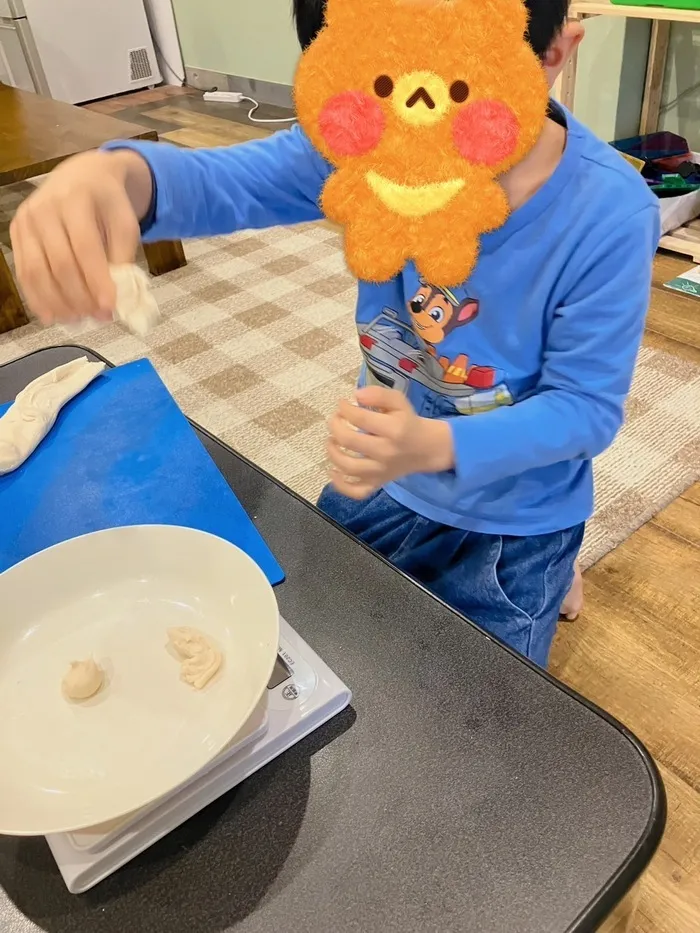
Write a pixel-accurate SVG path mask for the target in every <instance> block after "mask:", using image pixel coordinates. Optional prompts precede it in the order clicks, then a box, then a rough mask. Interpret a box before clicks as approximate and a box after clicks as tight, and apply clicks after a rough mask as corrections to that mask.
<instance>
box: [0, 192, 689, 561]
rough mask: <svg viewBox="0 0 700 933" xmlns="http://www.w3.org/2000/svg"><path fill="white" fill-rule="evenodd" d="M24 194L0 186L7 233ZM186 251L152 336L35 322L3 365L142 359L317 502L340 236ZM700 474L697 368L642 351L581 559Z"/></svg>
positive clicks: (231, 242) (192, 407) (338, 374)
mask: <svg viewBox="0 0 700 933" xmlns="http://www.w3.org/2000/svg"><path fill="white" fill-rule="evenodd" d="M26 190H27V186H15V188H14V189H12V188H10V189H4V190H2V191H0V240H3V239H4V240H5V242H7V236H6V230H5V231H4V232H3V220H4V221H5V226H6V223H7V221H8V220H9V216H10V215H11V213H12V211H13V210H14V208H15V207H16V205H17V203H18V202H19V200H21V198H22V197H23V196H24V194H25V192H26ZM3 215H4V217H3ZM186 251H187V255H188V260H189V264H188V266H187V267H186V268H184V269H179V270H177V271H176V272H172V273H169V274H168V275H165V276H163V277H161V278H159V279H155V280H154V293H155V296H156V298H157V300H158V303H159V305H160V308H161V310H162V313H163V322H162V323H161V324H160V325H159V326H158V327H157V328H156V329H155V330H154V331H153V332H152V333H151V334H150V335H149V336H148V337H147V338H146V339H145V340H140V339H138V338H136V337H133V336H130V335H129V334H126V333H125V332H124V331H123V330H121V329H120V328H119V327H117V326H116V325H109V326H99V327H98V326H95V325H88V327H87V329H85V330H84V331H83V332H81V333H79V334H77V335H76V334H69V333H66V331H65V330H63V329H61V328H58V327H52V328H48V329H46V330H42V329H41V328H39V327H37V326H35V325H30V326H28V327H25V328H23V329H21V330H20V331H15V332H13V333H10V334H6V335H4V336H1V337H0V363H2V362H5V361H7V360H10V359H13V358H15V357H17V356H20V355H21V354H24V353H28V352H30V351H32V350H36V349H39V348H40V347H46V346H51V345H53V344H57V343H66V342H71V343H83V344H84V345H86V346H89V347H92V348H93V349H95V350H97V351H98V352H100V353H101V354H102V355H103V356H105V357H107V358H108V359H109V360H111V361H112V362H114V363H124V362H127V361H129V360H132V359H135V358H137V357H140V356H148V357H149V358H150V359H151V360H152V361H153V363H154V365H155V366H156V367H157V369H158V371H159V373H160V375H161V377H162V378H163V380H164V382H165V383H166V384H167V386H168V388H169V389H170V391H171V392H172V393H173V395H174V396H175V398H176V399H177V401H178V403H179V404H180V406H181V407H182V409H183V411H185V413H186V414H187V415H189V416H190V417H191V418H193V419H194V420H195V421H197V422H198V423H199V424H201V425H203V426H204V427H206V428H207V429H208V430H209V431H211V432H212V433H213V434H215V435H217V436H218V437H220V438H222V440H224V441H225V442H226V443H227V444H230V445H231V446H232V447H234V448H235V449H236V450H238V451H240V452H241V453H242V454H244V455H245V456H247V457H249V458H250V459H251V460H253V461H255V462H256V463H257V464H259V465H260V466H261V467H263V468H264V469H266V470H268V471H269V472H270V473H272V474H273V475H275V476H277V477H278V478H279V479H281V480H282V481H283V482H285V483H287V484H288V485H289V486H291V487H292V488H293V489H295V490H296V491H297V492H299V493H300V494H301V495H303V496H306V497H307V498H308V499H311V500H313V499H315V498H316V496H317V495H318V493H319V491H320V489H321V487H322V486H323V484H324V482H325V477H326V472H325V453H324V447H325V439H326V434H327V432H326V420H327V418H328V417H329V415H330V414H331V412H332V411H333V409H334V407H335V405H336V404H337V401H338V399H339V398H340V397H341V396H345V395H348V394H349V393H350V392H351V390H352V387H353V385H354V381H355V377H356V375H357V370H358V367H359V363H360V355H359V351H358V348H357V337H356V333H355V327H354V303H355V295H356V285H355V282H354V280H353V279H352V277H351V276H350V275H349V273H348V272H347V270H346V268H345V264H344V260H343V255H342V251H341V245H340V240H339V237H338V235H337V234H336V233H335V232H333V231H332V230H331V229H329V228H328V227H326V226H324V225H322V224H317V225H308V226H302V227H294V228H280V229H275V230H268V231H264V232H254V233H244V234H238V235H236V236H233V237H223V238H220V239H215V240H213V239H212V240H200V241H195V242H191V243H188V244H187V246H186ZM699 476H700V367H697V366H695V365H693V364H691V363H686V362H683V361H682V360H680V359H678V358H676V357H672V356H669V355H668V354H666V353H663V352H661V351H656V350H650V349H644V350H643V352H642V355H641V357H640V361H639V366H638V370H637V376H636V380H635V384H634V389H633V392H632V397H631V399H630V404H629V418H628V422H627V425H626V427H625V428H624V430H623V432H622V433H621V435H620V437H619V438H618V440H617V442H616V443H615V445H614V446H613V448H612V449H611V450H610V451H608V452H607V453H606V454H605V455H604V456H603V457H601V458H600V459H599V461H598V463H597V511H596V515H595V517H594V519H593V520H592V521H591V523H590V526H589V530H588V535H587V538H586V543H585V546H584V553H583V562H584V564H585V565H586V566H589V565H590V564H591V563H593V562H594V561H595V560H598V559H599V558H600V557H602V556H603V555H604V554H605V553H607V552H608V551H609V550H611V549H612V548H613V547H615V546H616V545H617V544H619V543H620V542H621V541H623V540H624V539H625V538H627V537H628V536H629V535H630V534H631V533H632V532H633V531H635V530H636V529H637V528H638V527H639V526H640V525H641V524H643V522H645V521H646V520H647V519H649V518H651V517H652V516H653V515H654V514H656V513H657V512H659V511H660V510H661V509H662V508H663V507H664V506H665V505H667V504H668V503H669V502H670V501H672V500H673V499H674V498H675V497H676V496H677V495H679V494H680V493H681V492H682V491H683V490H684V489H686V488H687V487H688V486H690V485H691V484H692V483H693V482H694V481H695V480H696V479H697V478H698V477H699Z"/></svg>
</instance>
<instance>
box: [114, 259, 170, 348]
mask: <svg viewBox="0 0 700 933" xmlns="http://www.w3.org/2000/svg"><path fill="white" fill-rule="evenodd" d="M109 274H110V275H111V276H112V281H113V282H114V285H115V287H116V289H117V303H116V306H115V308H114V320H115V321H118V322H119V323H120V324H123V325H124V327H126V328H127V330H130V331H131V333H132V334H136V336H137V337H145V336H146V334H147V333H148V332H149V331H150V330H151V329H152V328H153V327H155V325H156V324H157V323H158V321H159V320H160V312H159V311H158V303H157V302H156V300H155V298H154V297H153V293H152V292H151V283H150V280H149V278H148V276H147V275H146V273H145V272H144V271H143V269H139V267H138V266H135V265H134V264H133V263H128V264H126V265H122V266H110V267H109Z"/></svg>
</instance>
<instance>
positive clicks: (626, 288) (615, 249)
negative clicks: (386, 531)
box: [448, 207, 659, 492]
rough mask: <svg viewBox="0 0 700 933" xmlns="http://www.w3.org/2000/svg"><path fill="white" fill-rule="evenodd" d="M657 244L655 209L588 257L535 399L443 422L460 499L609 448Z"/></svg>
mask: <svg viewBox="0 0 700 933" xmlns="http://www.w3.org/2000/svg"><path fill="white" fill-rule="evenodd" d="M658 241H659V218H658V211H657V210H656V208H654V207H649V208H645V209H643V210H642V211H640V212H638V213H637V214H635V215H633V216H632V217H630V218H629V219H628V220H627V222H623V223H621V224H620V225H619V226H618V227H617V229H616V230H615V233H614V234H613V235H612V236H609V237H607V238H606V239H605V240H603V241H602V242H601V243H600V244H599V245H598V248H597V249H594V250H592V251H591V252H590V253H589V255H588V256H587V260H586V268H585V269H582V270H581V275H580V276H579V277H578V284H576V285H575V286H574V287H573V288H572V290H571V293H570V294H569V296H568V299H567V301H566V303H565V304H564V306H563V307H561V308H560V309H559V310H558V311H557V314H556V317H555V320H554V321H553V323H552V324H551V326H550V329H549V335H548V340H547V345H546V347H545V350H544V362H543V365H542V374H541V378H540V380H539V384H538V386H537V389H536V391H535V394H533V395H532V397H530V398H528V399H526V400H524V401H522V402H519V403H517V404H515V405H513V406H512V407H510V408H500V409H497V410H495V411H492V412H489V413H487V414H482V415H476V416H473V417H457V418H450V419H448V424H449V426H450V428H451V434H452V444H453V462H454V469H455V472H456V485H457V486H458V488H459V492H470V491H472V490H475V489H478V488H479V487H480V486H482V485H483V484H484V482H485V481H487V482H496V481H498V480H500V479H505V478H507V477H509V476H514V475H516V474H520V473H523V472H524V471H526V470H529V469H535V468H538V467H546V466H550V465H551V464H554V463H559V462H561V461H564V460H576V459H581V460H584V459H590V458H592V457H596V456H598V455H599V454H601V453H602V452H603V451H604V450H606V449H607V448H608V447H609V446H610V444H611V443H612V441H613V440H614V438H615V435H616V434H617V432H618V430H619V429H620V426H621V425H622V422H623V418H624V404H625V400H626V398H627V394H628V393H629V389H630V385H631V383H632V376H633V374H634V367H635V362H636V359H637V353H638V350H639V345H640V343H641V339H642V335H643V333H644V322H645V318H646V311H647V308H648V305H649V291H650V285H651V272H652V264H653V259H654V254H655V252H656V248H657V246H658Z"/></svg>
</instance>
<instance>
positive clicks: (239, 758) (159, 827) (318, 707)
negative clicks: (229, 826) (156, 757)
mask: <svg viewBox="0 0 700 933" xmlns="http://www.w3.org/2000/svg"><path fill="white" fill-rule="evenodd" d="M351 697H352V694H351V693H350V690H349V689H348V688H347V687H346V686H345V684H344V683H343V682H342V681H341V680H340V679H339V678H338V677H336V675H335V674H334V673H333V671H332V670H331V669H330V668H329V667H328V665H326V664H324V662H323V661H322V660H321V658H319V656H318V655H317V654H316V653H315V652H314V651H313V650H312V649H311V648H310V647H309V646H308V645H307V644H306V642H305V641H304V640H303V639H302V638H300V637H299V635H297V633H296V632H295V631H294V629H292V628H291V626H290V625H289V624H288V623H287V622H286V621H285V620H284V619H283V618H282V617H280V647H279V652H278V654H277V661H276V663H275V669H274V671H273V673H272V677H271V678H270V682H269V684H268V686H267V690H266V692H265V696H264V697H263V698H262V700H261V701H260V704H259V705H258V707H257V709H256V711H255V712H254V713H253V715H252V716H251V717H250V719H249V720H248V722H247V723H246V724H245V726H244V727H243V729H242V730H241V732H239V733H238V735H237V736H236V738H235V739H234V740H233V742H232V743H231V744H230V745H229V746H228V748H227V749H225V750H224V751H223V752H221V753H220V754H219V755H218V756H217V757H216V758H215V759H214V760H213V761H211V762H210V763H209V764H208V765H207V766H206V767H205V768H204V769H203V770H202V771H200V772H199V773H198V774H197V775H196V776H195V777H193V778H192V779H191V780H190V781H189V782H188V783H186V784H184V785H182V786H180V787H179V788H177V789H176V790H174V791H172V792H171V793H170V794H168V795H166V796H165V797H161V798H160V800H157V801H156V802H155V803H153V804H150V805H149V806H147V807H145V808H144V809H142V810H137V811H136V812H135V813H132V814H130V815H129V816H126V817H122V818H120V819H118V820H114V821H113V822H111V823H106V824H102V825H101V826H95V827H93V828H92V829H86V830H81V831H80V832H75V833H61V834H58V835H53V836H47V842H48V844H49V846H50V848H51V851H52V853H53V856H54V858H55V859H56V863H57V864H58V867H59V869H60V871H61V874H62V875H63V880H64V881H65V883H66V886H67V888H68V890H69V891H70V892H71V893H72V894H82V893H83V892H84V891H88V890H89V889H90V888H92V887H94V886H95V885H96V884H98V883H99V882H100V881H103V880H104V879H105V878H106V877H108V875H111V874H112V873H113V872H115V871H116V870H117V869H118V868H121V867H122V865H125V864H126V863H127V862H130V861H131V859H133V858H135V857H136V856H137V855H139V854H140V853H141V852H143V851H144V850H145V849H147V848H148V847H149V846H152V845H153V844H154V843H155V842H157V841H158V840H159V839H162V838H163V836H166V835H167V834H168V833H169V832H171V831H172V830H174V829H176V828H177V827H178V826H180V825H181V824H182V823H184V822H185V821H186V820H188V819H190V817H192V816H194V815H195V814H196V813H198V812H199V811H200V810H202V809H204V807H206V806H208V805H209V804H210V803H212V802H213V801H214V800H216V799H217V798H218V797H221V796H222V794H225V793H226V792H227V791H229V790H231V789H232V788H233V787H236V786H237V785H238V784H240V783H241V781H244V780H245V779H246V778H247V777H250V775H251V774H254V773H255V772H256V771H258V770H259V769H260V768H262V767H263V766H264V765H266V764H267V763H268V762H269V761H272V759H273V758H276V757H277V755H281V754H282V752H284V751H286V750H287V749H288V748H291V746H292V745H295V744H296V743H297V742H299V741H301V739H303V738H304V737H305V736H307V735H309V734H310V733H311V732H313V731H314V730H315V729H317V728H318V727H319V726H321V725H323V723H325V722H327V721H328V720H329V719H331V718H332V717H333V716H335V715H336V714H337V713H339V712H340V711H341V710H343V709H345V707H346V706H347V705H348V704H349V703H350V700H351Z"/></svg>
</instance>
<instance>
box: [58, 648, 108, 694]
mask: <svg viewBox="0 0 700 933" xmlns="http://www.w3.org/2000/svg"><path fill="white" fill-rule="evenodd" d="M104 679H105V675H104V671H103V670H102V668H101V667H100V666H99V665H98V664H96V663H95V662H94V661H93V659H92V658H88V660H87V661H71V664H70V668H69V670H68V673H67V674H66V676H65V677H64V678H63V684H62V686H63V693H64V694H65V696H66V697H67V698H68V699H69V700H87V699H88V698H89V697H92V696H94V695H95V694H96V693H97V692H98V690H99V689H100V688H101V687H102V684H103V683H104Z"/></svg>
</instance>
